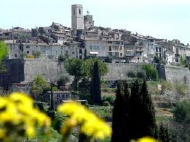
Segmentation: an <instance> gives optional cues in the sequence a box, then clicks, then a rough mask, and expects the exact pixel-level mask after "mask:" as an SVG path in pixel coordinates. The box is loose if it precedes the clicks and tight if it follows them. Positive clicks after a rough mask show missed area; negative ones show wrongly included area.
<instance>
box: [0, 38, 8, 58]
mask: <svg viewBox="0 0 190 142" xmlns="http://www.w3.org/2000/svg"><path fill="white" fill-rule="evenodd" d="M8 55H9V48H8V46H7V45H6V44H5V43H4V42H3V41H0V61H1V60H3V59H6V58H8Z"/></svg>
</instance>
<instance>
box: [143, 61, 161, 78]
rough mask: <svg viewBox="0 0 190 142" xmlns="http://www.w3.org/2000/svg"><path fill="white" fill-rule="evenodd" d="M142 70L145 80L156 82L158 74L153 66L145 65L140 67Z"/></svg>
mask: <svg viewBox="0 0 190 142" xmlns="http://www.w3.org/2000/svg"><path fill="white" fill-rule="evenodd" d="M142 70H144V71H145V73H146V80H154V81H156V80H158V72H157V70H156V68H155V67H154V66H153V65H151V64H145V65H143V66H142Z"/></svg>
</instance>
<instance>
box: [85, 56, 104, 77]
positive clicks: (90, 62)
mask: <svg viewBox="0 0 190 142" xmlns="http://www.w3.org/2000/svg"><path fill="white" fill-rule="evenodd" d="M95 62H97V64H98V68H99V72H100V76H103V75H105V74H106V73H107V72H108V68H107V65H106V64H105V63H103V62H102V61H101V60H98V59H86V60H85V61H84V62H83V65H82V66H83V69H84V73H85V75H86V76H87V77H88V78H90V77H91V74H92V71H93V68H94V63H95Z"/></svg>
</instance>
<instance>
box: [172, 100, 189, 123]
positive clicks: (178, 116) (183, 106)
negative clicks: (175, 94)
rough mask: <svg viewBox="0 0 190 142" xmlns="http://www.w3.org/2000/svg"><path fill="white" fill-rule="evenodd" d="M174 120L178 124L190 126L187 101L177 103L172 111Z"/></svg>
mask: <svg viewBox="0 0 190 142" xmlns="http://www.w3.org/2000/svg"><path fill="white" fill-rule="evenodd" d="M173 113H174V118H175V120H176V121H177V122H179V123H187V124H190V103H189V102H187V101H183V102H179V103H177V105H176V107H175V109H174V111H173Z"/></svg>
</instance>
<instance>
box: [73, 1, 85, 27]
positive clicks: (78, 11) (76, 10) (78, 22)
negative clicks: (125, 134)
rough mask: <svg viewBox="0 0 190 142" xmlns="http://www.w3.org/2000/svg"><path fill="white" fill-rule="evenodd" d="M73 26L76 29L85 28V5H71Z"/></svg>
mask: <svg viewBox="0 0 190 142" xmlns="http://www.w3.org/2000/svg"><path fill="white" fill-rule="evenodd" d="M71 19H72V20H71V23H72V25H71V27H72V29H75V30H82V29H84V16H83V7H82V5H79V4H74V5H72V6H71Z"/></svg>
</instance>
